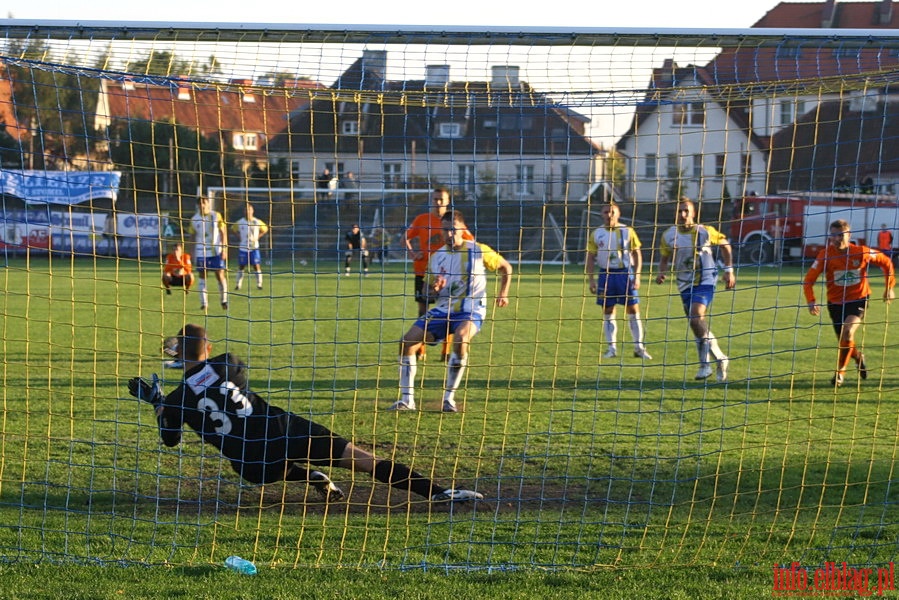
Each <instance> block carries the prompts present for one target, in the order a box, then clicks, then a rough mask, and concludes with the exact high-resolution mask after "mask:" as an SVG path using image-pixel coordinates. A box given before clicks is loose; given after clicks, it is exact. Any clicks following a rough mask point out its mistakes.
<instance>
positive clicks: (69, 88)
mask: <svg viewBox="0 0 899 600" xmlns="http://www.w3.org/2000/svg"><path fill="white" fill-rule="evenodd" d="M6 52H8V53H9V55H10V56H14V57H16V58H19V59H21V60H22V61H23V62H12V63H9V64H8V66H7V69H8V74H9V79H10V82H11V84H12V87H13V94H14V97H15V102H14V103H13V107H14V111H15V117H16V121H17V122H18V123H19V126H20V127H25V128H27V129H30V130H31V131H30V133H31V135H32V136H34V144H33V151H34V156H32V157H29V160H28V161H27V162H28V163H29V165H31V166H35V167H45V166H50V167H51V168H52V167H54V166H55V167H57V168H58V167H60V166H61V165H54V164H50V165H47V164H46V163H47V162H48V161H51V162H58V163H69V162H71V161H72V160H73V159H74V158H76V157H81V156H84V157H86V156H89V155H91V154H92V152H93V150H94V144H95V141H94V140H93V138H92V136H91V135H90V134H89V132H88V128H89V121H90V117H89V116H90V115H93V114H95V113H96V109H97V97H98V93H99V89H100V83H99V79H97V78H91V77H85V76H83V75H79V74H77V73H76V72H75V71H74V70H67V69H64V68H60V67H58V66H57V65H56V64H54V57H53V50H52V48H51V47H50V46H49V45H48V43H47V42H46V41H41V40H28V41H27V42H26V41H19V40H13V41H10V42H9V43H8V44H7V48H6Z"/></svg>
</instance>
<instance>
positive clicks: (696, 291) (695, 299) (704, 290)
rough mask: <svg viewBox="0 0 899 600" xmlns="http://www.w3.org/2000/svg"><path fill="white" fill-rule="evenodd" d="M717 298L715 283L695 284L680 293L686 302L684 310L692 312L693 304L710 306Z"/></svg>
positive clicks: (682, 299)
mask: <svg viewBox="0 0 899 600" xmlns="http://www.w3.org/2000/svg"><path fill="white" fill-rule="evenodd" d="M714 298H715V286H714V285H694V286H693V287H691V288H687V289H685V290H684V291H682V292H681V293H680V299H681V301H682V302H683V303H684V310H685V311H687V312H690V305H691V304H702V305H703V306H708V305H710V304H711V303H712V300H713V299H714Z"/></svg>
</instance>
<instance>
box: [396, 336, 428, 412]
mask: <svg viewBox="0 0 899 600" xmlns="http://www.w3.org/2000/svg"><path fill="white" fill-rule="evenodd" d="M428 337H429V334H428V333H427V332H426V331H425V325H424V324H423V322H422V320H421V319H420V320H418V321H416V322H415V324H414V325H412V327H410V328H409V330H408V331H407V332H406V333H405V335H403V339H402V340H401V341H400V381H399V387H400V399H399V400H398V401H396V402H394V403H393V404H391V405H390V407H388V409H387V410H415V375H416V374H417V371H418V358H417V352H418V350H419V348H421V347H422V346H424V343H425V341H426V340H427V339H428Z"/></svg>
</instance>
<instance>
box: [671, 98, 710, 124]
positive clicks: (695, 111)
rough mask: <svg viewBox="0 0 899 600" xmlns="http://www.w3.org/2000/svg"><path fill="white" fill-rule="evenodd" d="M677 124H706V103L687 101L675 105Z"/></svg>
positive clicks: (675, 120)
mask: <svg viewBox="0 0 899 600" xmlns="http://www.w3.org/2000/svg"><path fill="white" fill-rule="evenodd" d="M672 110H673V112H674V124H675V125H704V124H705V105H704V104H703V103H702V102H685V103H682V104H675V105H674V107H673V109H672Z"/></svg>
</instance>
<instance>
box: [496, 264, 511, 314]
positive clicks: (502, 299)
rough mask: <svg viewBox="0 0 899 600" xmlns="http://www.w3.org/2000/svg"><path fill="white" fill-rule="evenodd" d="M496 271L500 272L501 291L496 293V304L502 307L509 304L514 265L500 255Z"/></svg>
mask: <svg viewBox="0 0 899 600" xmlns="http://www.w3.org/2000/svg"><path fill="white" fill-rule="evenodd" d="M496 272H497V273H499V293H498V294H497V295H496V305H497V306H498V307H499V308H502V307H504V306H508V305H509V289H510V288H511V287H512V265H511V264H510V263H509V261H507V260H506V259H505V258H503V257H502V256H499V264H497V266H496Z"/></svg>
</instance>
